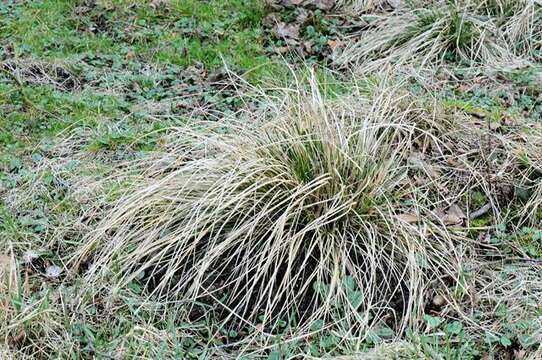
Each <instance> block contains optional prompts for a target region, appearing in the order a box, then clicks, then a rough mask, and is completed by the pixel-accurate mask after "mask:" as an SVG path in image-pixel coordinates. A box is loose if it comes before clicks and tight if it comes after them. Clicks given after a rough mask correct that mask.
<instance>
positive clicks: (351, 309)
mask: <svg viewBox="0 0 542 360" xmlns="http://www.w3.org/2000/svg"><path fill="white" fill-rule="evenodd" d="M320 89H321V88H320V86H319V84H318V83H317V82H316V80H315V78H314V77H311V78H310V81H309V85H308V86H305V85H302V84H300V83H298V84H297V85H295V86H294V87H293V88H290V89H285V90H284V91H283V92H281V94H280V96H276V97H273V98H267V100H266V106H265V107H264V108H263V109H262V110H260V111H258V112H255V113H254V114H251V116H252V119H251V121H249V122H248V123H243V124H239V123H236V122H234V121H229V122H226V121H225V122H219V123H213V124H200V125H199V127H200V128H199V129H198V128H197V127H196V129H194V127H191V128H180V129H177V132H176V136H177V137H178V139H179V141H178V142H177V145H176V146H175V147H174V148H173V149H172V150H171V152H170V153H168V154H165V155H164V157H163V160H162V161H158V162H157V163H155V165H154V166H152V167H151V168H150V170H148V171H147V172H146V173H145V174H143V175H142V176H140V177H136V178H134V179H133V181H135V182H138V183H139V186H137V188H136V190H134V191H131V192H130V193H127V194H126V196H125V197H124V198H123V199H121V200H120V201H119V202H118V203H117V204H116V205H115V206H114V207H113V209H112V210H111V211H110V212H109V214H108V215H107V216H106V217H105V218H104V220H103V221H102V222H101V223H100V224H99V226H98V228H97V230H96V231H94V232H92V233H91V234H89V235H88V237H87V238H86V241H85V245H84V246H83V248H82V250H81V252H80V253H79V254H78V256H77V257H78V259H79V261H81V259H87V258H89V257H90V258H92V259H93V262H94V265H93V269H94V270H93V272H92V273H91V275H90V277H91V280H92V281H94V283H95V284H98V283H100V282H103V279H104V276H105V277H109V276H110V275H108V274H110V273H111V272H113V276H114V279H115V280H114V281H115V282H116V285H118V286H120V287H122V286H126V285H127V284H129V283H130V282H133V281H136V280H137V279H140V281H141V284H142V286H143V287H144V288H146V289H147V294H148V296H149V297H150V298H159V299H160V298H161V299H167V298H169V299H171V298H177V299H183V301H186V302H187V303H188V304H192V305H190V306H189V308H191V307H194V305H193V304H194V303H196V302H201V303H207V304H212V305H213V306H215V307H216V306H218V308H219V309H220V311H219V313H221V314H222V315H220V316H221V319H222V321H223V322H224V324H227V326H237V327H241V328H246V327H248V328H255V327H256V326H257V325H258V324H260V326H261V328H263V329H265V331H269V332H273V331H276V325H277V324H278V323H279V322H281V321H285V322H286V323H288V324H290V325H292V326H294V327H296V328H297V329H298V331H300V332H301V333H303V334H307V333H310V326H311V324H312V323H314V322H315V321H317V320H318V321H324V322H325V323H326V324H330V325H329V326H338V327H340V328H341V329H343V330H344V331H347V332H348V336H349V337H354V338H358V339H362V338H363V337H364V336H366V330H367V329H368V328H370V327H372V326H375V325H376V324H378V325H382V324H383V318H384V317H385V318H387V319H388V320H387V323H388V324H389V325H390V326H392V327H393V328H395V330H397V331H398V333H400V332H401V331H402V330H403V329H404V328H405V327H407V326H416V323H417V321H419V319H420V317H421V315H422V314H423V308H424V301H425V300H424V296H425V292H426V291H427V289H428V287H430V286H431V285H430V284H432V283H435V282H436V283H440V282H441V281H443V279H454V278H455V277H456V274H457V271H458V269H459V268H460V266H461V265H460V261H459V257H460V255H459V252H458V250H457V248H456V245H455V244H456V243H457V242H460V241H461V239H463V237H462V236H461V235H460V234H457V233H455V232H453V231H452V232H451V231H449V230H448V228H447V227H446V226H444V224H443V222H442V220H441V219H439V218H438V217H436V216H435V214H434V211H435V209H436V207H437V206H446V204H447V195H445V194H444V192H443V191H440V190H439V189H438V187H435V186H433V185H432V184H431V183H429V184H425V185H423V186H417V185H416V184H415V183H414V182H413V181H411V180H410V179H409V176H410V175H411V174H412V173H411V171H412V169H413V168H412V166H411V165H410V162H409V160H408V159H409V157H410V156H411V154H412V152H414V151H415V149H414V148H415V147H416V145H414V144H417V143H418V142H420V141H424V139H425V141H429V140H430V141H432V142H433V146H434V147H433V148H432V151H434V152H435V153H438V154H439V155H438V156H442V154H441V153H440V151H442V149H441V141H440V140H439V139H437V138H436V137H434V136H433V135H432V134H431V133H430V132H428V131H427V130H425V129H424V128H422V126H423V127H425V128H431V127H432V126H436V127H438V126H441V125H437V124H436V122H435V123H434V125H432V124H433V121H434V119H432V118H431V116H432V114H430V113H427V112H425V111H422V110H421V109H417V108H415V107H411V106H409V105H406V104H405V103H404V98H403V97H402V96H400V94H399V93H398V92H397V91H396V89H394V88H393V87H390V86H383V87H379V88H377V89H373V93H372V94H371V95H370V96H367V92H366V90H365V89H362V88H361V87H356V85H353V90H352V93H351V95H350V96H341V97H339V98H333V97H331V98H330V97H326V96H324V95H323V94H322V93H321V91H320ZM442 147H444V145H442ZM156 164H161V165H156ZM162 164H163V165H162ZM416 171H419V172H422V173H423V172H424V171H426V170H425V169H424V168H423V167H422V168H420V169H416ZM115 288H117V287H116V286H115ZM193 310H194V309H193ZM194 311H195V310H194ZM232 324H237V325H232ZM345 329H347V330H345Z"/></svg>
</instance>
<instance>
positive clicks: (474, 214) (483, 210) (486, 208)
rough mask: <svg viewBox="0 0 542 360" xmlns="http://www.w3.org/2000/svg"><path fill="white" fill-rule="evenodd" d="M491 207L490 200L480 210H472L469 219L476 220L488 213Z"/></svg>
mask: <svg viewBox="0 0 542 360" xmlns="http://www.w3.org/2000/svg"><path fill="white" fill-rule="evenodd" d="M490 209H491V203H490V202H488V203H487V204H485V205H484V206H482V207H481V208H479V209H478V210H476V211H474V212H472V213H470V214H469V220H474V219H476V218H479V217H480V216H482V215H484V214H486V213H487V212H488V211H489V210H490Z"/></svg>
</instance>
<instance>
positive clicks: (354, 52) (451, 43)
mask: <svg viewBox="0 0 542 360" xmlns="http://www.w3.org/2000/svg"><path fill="white" fill-rule="evenodd" d="M541 9H542V6H541V4H540V3H539V2H538V1H535V0H525V1H517V2H516V1H513V2H507V1H500V0H497V1H493V0H487V1H471V0H461V1H459V0H458V1H452V2H450V1H414V2H408V3H405V4H403V5H401V6H400V7H398V8H397V9H396V10H395V11H394V12H392V13H390V14H389V15H387V16H381V17H380V18H379V19H378V20H377V21H376V24H375V25H374V26H372V27H371V28H370V29H369V30H367V31H362V32H361V33H360V36H359V37H356V36H353V37H352V40H351V41H350V45H349V46H347V47H346V49H344V50H340V52H338V53H337V54H336V57H335V62H336V63H337V64H339V65H341V64H342V65H346V64H356V65H355V67H356V68H358V69H359V70H360V71H362V70H363V71H365V72H371V71H373V70H375V69H378V68H379V67H381V66H382V65H383V64H388V63H394V64H416V66H420V67H422V68H423V67H427V66H433V65H440V64H443V63H445V62H459V63H460V64H463V65H467V66H480V65H483V66H486V67H489V68H495V67H499V66H501V67H502V66H505V65H506V64H510V63H517V62H518V61H521V60H530V59H533V58H536V57H537V56H539V55H537V51H539V49H540V39H541V30H540V18H541V16H540V13H541V11H542V10H541Z"/></svg>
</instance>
